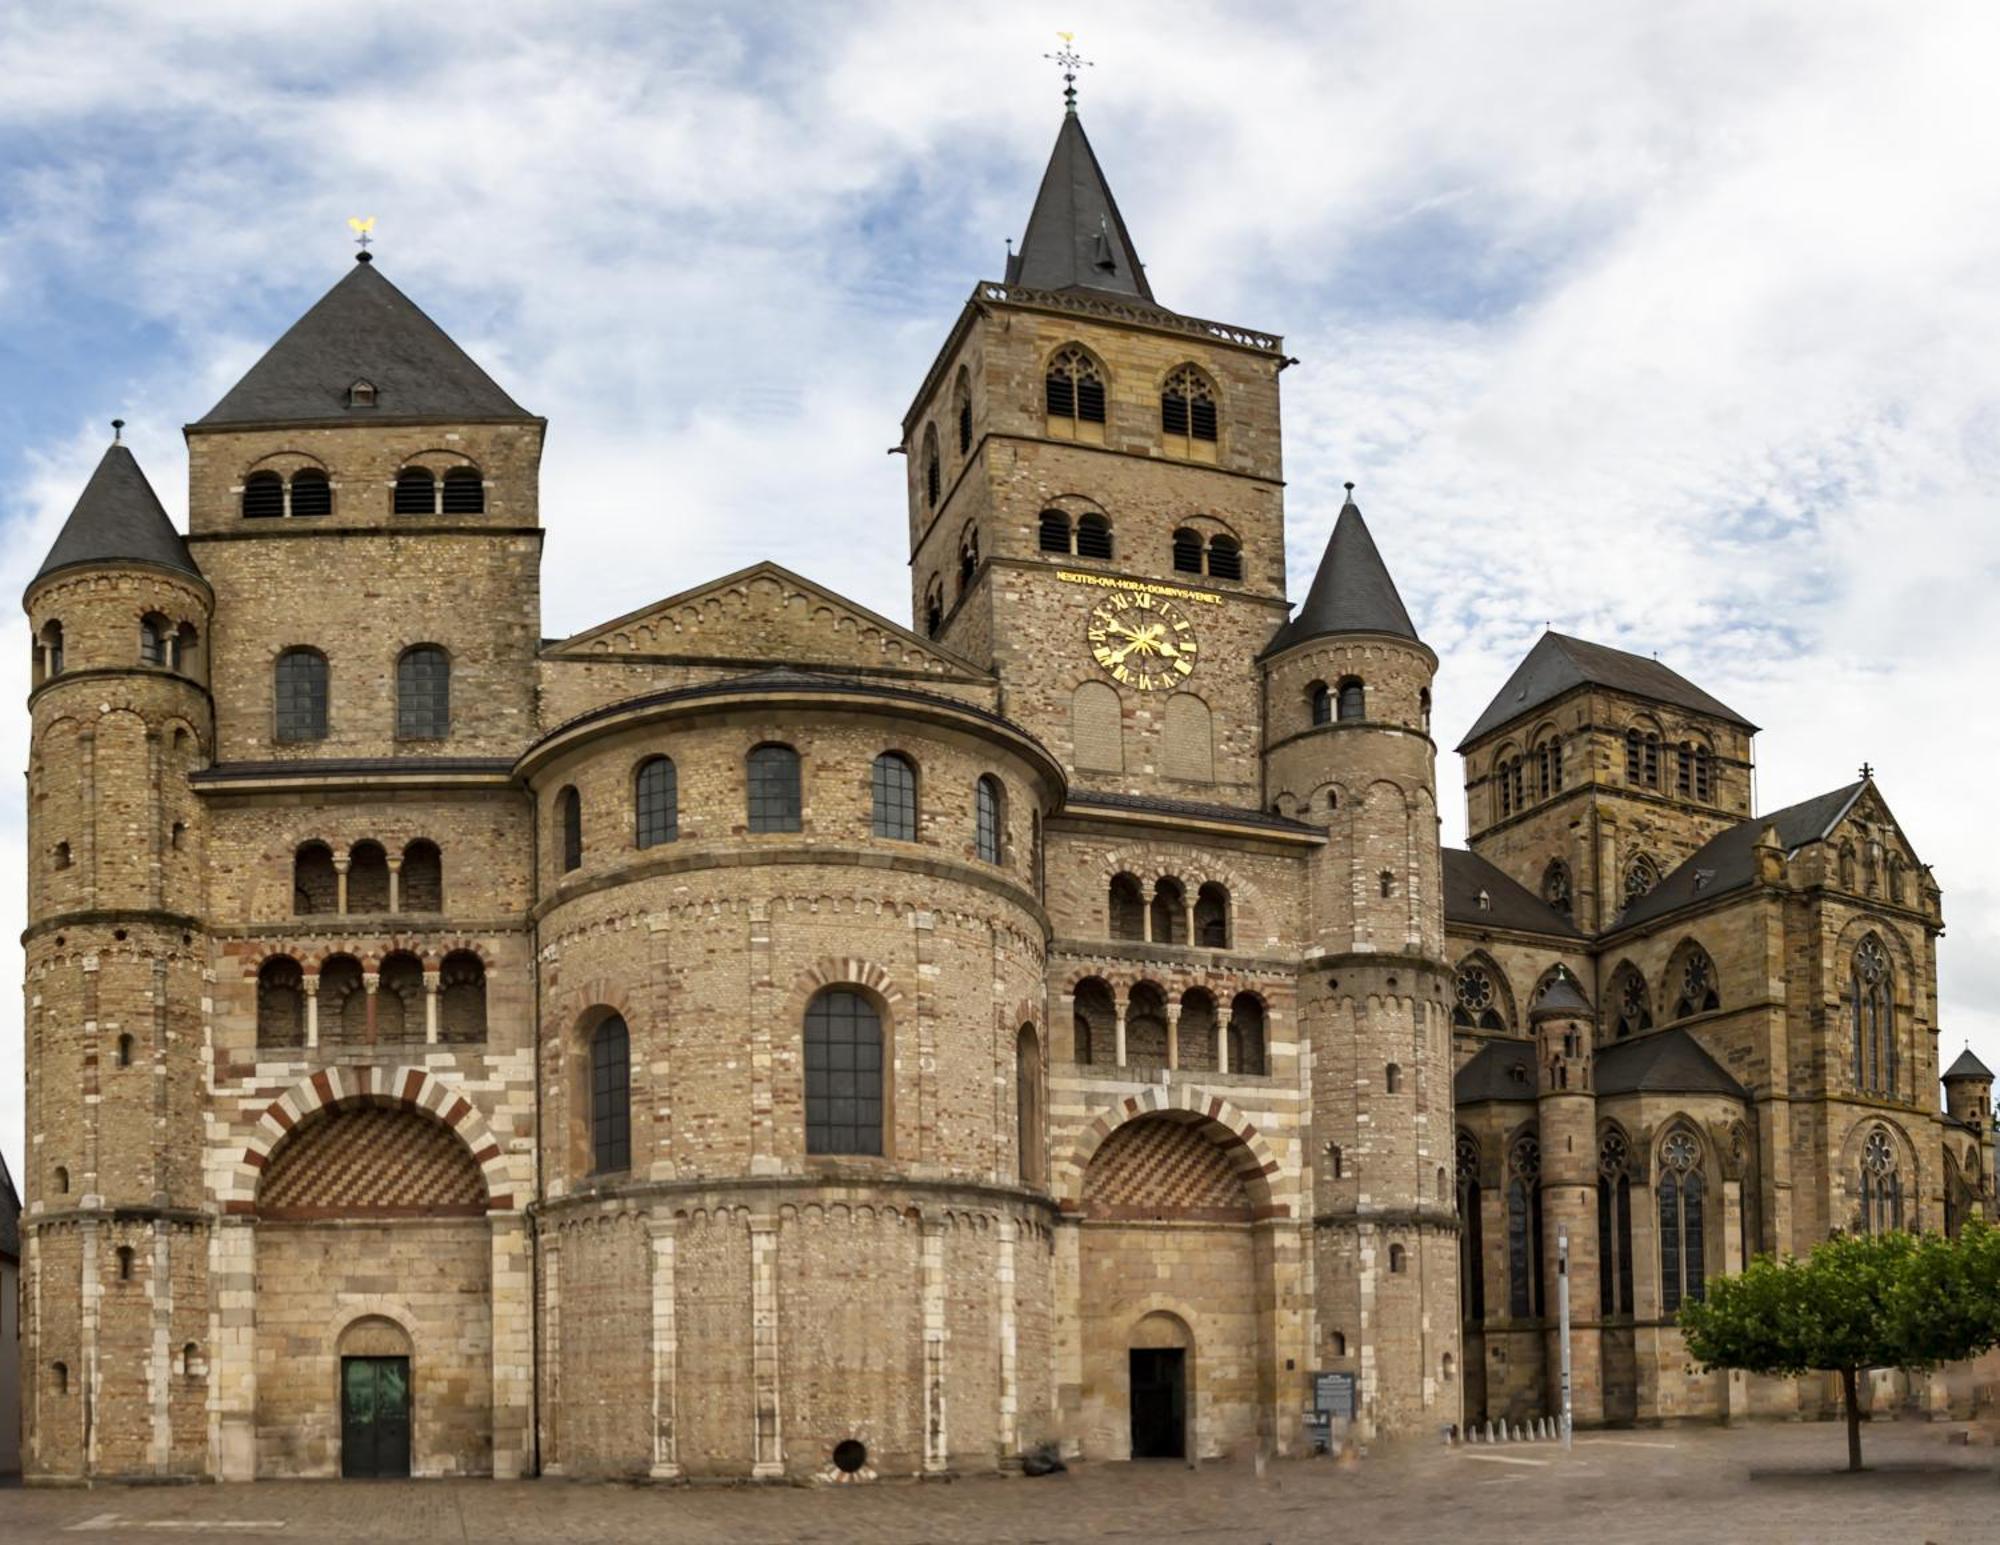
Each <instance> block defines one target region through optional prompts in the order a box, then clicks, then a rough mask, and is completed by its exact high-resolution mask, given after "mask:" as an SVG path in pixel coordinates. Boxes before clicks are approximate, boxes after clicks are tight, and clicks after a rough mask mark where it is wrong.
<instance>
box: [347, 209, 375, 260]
mask: <svg viewBox="0 0 2000 1545" xmlns="http://www.w3.org/2000/svg"><path fill="white" fill-rule="evenodd" d="M347 227H348V229H349V230H351V231H353V232H354V244H355V245H356V246H357V247H359V248H360V249H361V252H362V255H363V256H364V257H365V256H366V255H367V252H368V242H369V234H368V233H369V232H370V231H372V230H374V229H375V217H374V216H373V215H349V216H348V217H347Z"/></svg>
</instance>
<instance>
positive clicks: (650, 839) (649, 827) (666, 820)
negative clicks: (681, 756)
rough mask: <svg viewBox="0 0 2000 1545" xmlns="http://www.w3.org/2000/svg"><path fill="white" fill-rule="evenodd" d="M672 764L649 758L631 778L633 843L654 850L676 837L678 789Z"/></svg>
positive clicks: (667, 759) (661, 758) (678, 820)
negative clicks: (653, 848)
mask: <svg viewBox="0 0 2000 1545" xmlns="http://www.w3.org/2000/svg"><path fill="white" fill-rule="evenodd" d="M679 782H680V780H679V778H678V776H677V774H676V773H675V770H674V764H673V760H672V758H670V757H664V756H649V757H647V758H646V760H645V761H643V762H641V763H640V764H639V770H638V772H637V773H635V774H634V775H633V778H632V816H633V833H632V835H633V841H634V843H635V844H636V845H637V846H639V847H642V848H651V847H657V846H658V845H659V844H661V843H663V842H672V841H673V840H674V839H675V838H677V837H679V836H680V788H679Z"/></svg>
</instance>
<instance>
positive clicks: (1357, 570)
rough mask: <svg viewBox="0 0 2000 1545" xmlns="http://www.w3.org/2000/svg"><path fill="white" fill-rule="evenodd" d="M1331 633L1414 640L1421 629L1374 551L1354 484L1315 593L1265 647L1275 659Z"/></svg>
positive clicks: (1312, 591) (1317, 577)
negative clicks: (1310, 639) (1385, 636)
mask: <svg viewBox="0 0 2000 1545" xmlns="http://www.w3.org/2000/svg"><path fill="white" fill-rule="evenodd" d="M1330 633H1393V634H1395V635H1396V636H1397V637H1399V638H1407V639H1415V638H1416V636H1417V630H1416V628H1415V626H1414V625H1413V624H1412V623H1411V622H1410V614H1409V613H1408V612H1407V611H1405V610H1404V609H1403V598H1402V597H1401V596H1400V595H1398V594H1397V593H1396V582H1395V581H1394V580H1393V579H1391V578H1390V577H1389V570H1388V569H1387V568H1386V567H1385V566H1384V564H1383V562H1382V555H1381V554H1380V553H1379V552H1377V551H1376V550H1375V538H1374V537H1372V536H1370V535H1369V534H1368V523H1367V522H1366V521H1364V520H1363V519H1362V518H1361V511H1360V509H1359V508H1358V507H1357V506H1356V505H1355V503H1354V485H1353V484H1352V483H1349V484H1348V485H1347V503H1345V504H1343V505H1342V506H1341V507H1340V518H1339V519H1338V520H1336V521H1335V522H1334V523H1333V535H1332V536H1330V537H1328V538H1327V541H1326V555H1325V556H1324V557H1322V558H1321V559H1320V560H1319V572H1318V573H1317V574H1315V575H1313V582H1312V589H1310V590H1308V591H1307V592H1306V599H1305V604H1304V605H1303V606H1301V607H1300V608H1299V614H1298V616H1296V617H1294V618H1293V619H1292V620H1291V621H1290V622H1288V623H1286V624H1285V625H1284V626H1283V627H1281V628H1279V629H1278V631H1277V633H1276V635H1275V636H1274V637H1273V638H1272V639H1271V642H1270V643H1269V644H1267V645H1265V647H1264V653H1265V654H1266V655H1274V654H1276V653H1278V651H1279V650H1281V649H1289V648H1291V647H1292V645H1294V644H1303V643H1304V642H1305V641H1306V640H1307V639H1309V638H1323V637H1325V636H1326V635H1327V634H1330Z"/></svg>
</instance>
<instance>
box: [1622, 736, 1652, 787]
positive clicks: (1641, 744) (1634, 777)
mask: <svg viewBox="0 0 2000 1545" xmlns="http://www.w3.org/2000/svg"><path fill="white" fill-rule="evenodd" d="M1625 781H1626V783H1628V784H1629V785H1631V786H1632V787H1633V788H1635V789H1657V788H1658V787H1659V786H1660V736H1659V732H1658V731H1656V730H1641V729H1638V728H1636V727H1635V728H1632V729H1629V730H1627V731H1626V732H1625Z"/></svg>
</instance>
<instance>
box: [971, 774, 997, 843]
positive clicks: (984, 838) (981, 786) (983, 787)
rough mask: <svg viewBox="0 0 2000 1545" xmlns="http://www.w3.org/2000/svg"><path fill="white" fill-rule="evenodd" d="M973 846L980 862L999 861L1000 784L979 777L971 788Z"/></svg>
mask: <svg viewBox="0 0 2000 1545" xmlns="http://www.w3.org/2000/svg"><path fill="white" fill-rule="evenodd" d="M973 805H974V818H973V847H974V851H976V852H977V853H978V855H979V859H980V862H981V863H986V864H997V863H999V862H1000V785H999V783H998V782H996V781H995V780H994V779H993V778H991V777H984V778H981V779H980V780H979V782H978V784H977V785H976V786H975V787H974V789H973Z"/></svg>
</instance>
